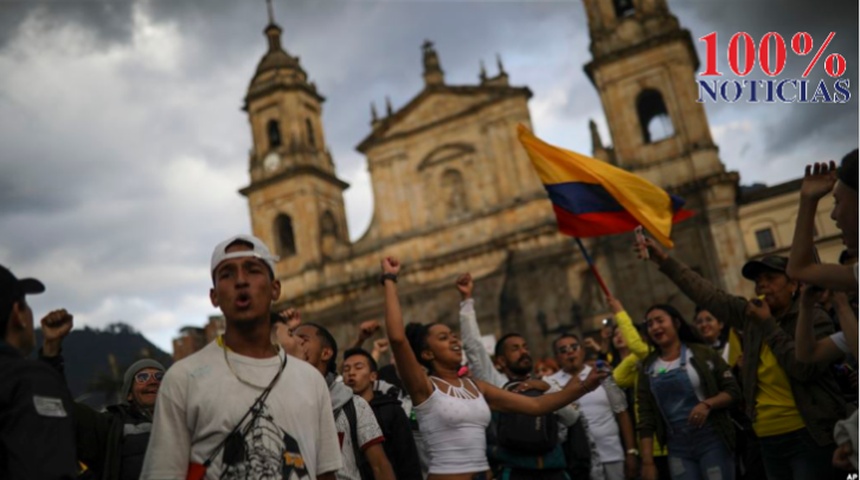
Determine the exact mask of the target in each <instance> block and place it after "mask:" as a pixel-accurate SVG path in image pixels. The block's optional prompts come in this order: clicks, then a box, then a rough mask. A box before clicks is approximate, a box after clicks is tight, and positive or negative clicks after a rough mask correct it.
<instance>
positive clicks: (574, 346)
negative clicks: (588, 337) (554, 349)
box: [558, 343, 579, 353]
mask: <svg viewBox="0 0 860 480" xmlns="http://www.w3.org/2000/svg"><path fill="white" fill-rule="evenodd" d="M577 350H579V344H578V343H572V344H570V345H562V346H560V347H558V353H568V352H575V351H577Z"/></svg>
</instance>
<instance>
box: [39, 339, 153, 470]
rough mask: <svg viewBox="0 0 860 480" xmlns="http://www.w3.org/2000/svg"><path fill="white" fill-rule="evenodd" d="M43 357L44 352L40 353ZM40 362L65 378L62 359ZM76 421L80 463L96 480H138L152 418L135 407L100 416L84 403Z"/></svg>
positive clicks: (122, 407) (109, 409)
mask: <svg viewBox="0 0 860 480" xmlns="http://www.w3.org/2000/svg"><path fill="white" fill-rule="evenodd" d="M40 353H41V352H40ZM39 358H40V360H42V361H43V362H45V363H47V364H48V365H50V366H51V367H52V368H53V369H54V371H56V372H57V373H59V374H61V375H62V374H63V371H64V369H65V365H64V364H65V362H64V359H63V356H62V355H57V356H55V357H45V356H42V355H40V356H39ZM72 408H73V410H74V415H75V420H76V438H77V446H78V457H77V458H78V460H80V461H81V462H83V463H84V464H85V465H86V467H87V469H88V470H89V471H90V472H91V475H92V477H91V478H93V479H95V480H137V479H138V478H140V472H141V470H143V459H144V457H145V456H146V447H147V445H148V444H149V434H150V431H151V430H152V417H151V416H150V415H147V414H144V413H143V412H141V411H140V410H139V409H137V408H135V407H134V406H133V405H128V404H118V405H112V406H110V407H107V409H106V411H104V412H97V411H95V410H93V409H92V408H90V407H89V406H87V405H84V404H82V403H73V404H72Z"/></svg>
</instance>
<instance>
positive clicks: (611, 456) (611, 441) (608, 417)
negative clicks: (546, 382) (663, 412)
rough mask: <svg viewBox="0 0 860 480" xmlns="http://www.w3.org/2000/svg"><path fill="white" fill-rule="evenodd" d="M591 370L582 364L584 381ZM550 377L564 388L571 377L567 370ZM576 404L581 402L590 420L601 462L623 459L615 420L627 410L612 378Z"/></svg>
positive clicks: (580, 404)
mask: <svg viewBox="0 0 860 480" xmlns="http://www.w3.org/2000/svg"><path fill="white" fill-rule="evenodd" d="M590 372H591V367H590V366H588V365H586V366H585V367H583V369H582V371H581V372H579V379H580V381H584V380H585V379H586V378H587V377H588V374H589V373H590ZM548 378H550V379H552V380H553V381H554V382H556V383H558V384H559V385H561V386H562V387H563V386H565V385H567V383H568V382H569V381H570V379H571V378H572V377H571V375H570V374H569V373H567V372H565V371H564V370H559V371H558V372H556V373H554V374H552V375H550V376H549V377H548ZM575 403H576V404H578V405H579V409H580V411H582V414H583V415H585V419H586V420H588V428H589V431H590V433H591V435H592V436H593V437H594V443H595V444H596V445H597V452H598V454H599V455H600V463H611V462H621V461H624V457H625V455H624V447H623V446H622V443H621V440H620V438H621V437H620V430H619V428H618V422H617V421H616V419H615V414H617V413H620V412H623V411H625V410H627V400H626V397H625V396H624V392H623V391H622V390H621V389H620V388H618V385H616V384H615V382H614V381H613V380H612V378H611V377H610V378H607V379H606V380H604V381H603V382H602V383H601V384H600V386H599V387H597V389H596V390H593V391H591V392H589V393H587V394H585V395H583V396H582V397H580V398H579V400H577V401H576V402H575Z"/></svg>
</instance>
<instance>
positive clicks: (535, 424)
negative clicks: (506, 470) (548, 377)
mask: <svg viewBox="0 0 860 480" xmlns="http://www.w3.org/2000/svg"><path fill="white" fill-rule="evenodd" d="M517 383H519V382H508V383H507V384H505V386H504V388H505V389H506V390H510V388H511V387H513V386H514V385H515V384H517ZM521 394H522V395H527V396H529V397H539V396H541V395H543V392H542V391H540V390H536V389H530V390H526V391H524V392H521ZM495 435H496V443H497V444H498V445H499V446H501V447H503V448H506V449H510V450H512V451H515V452H520V453H524V454H535V455H540V454H544V453H547V452H549V451H551V450H552V449H553V448H555V446H556V445H558V418H557V417H556V415H555V414H554V413H550V414H547V415H539V416H532V415H523V414H520V413H499V415H498V417H497V419H496V429H495Z"/></svg>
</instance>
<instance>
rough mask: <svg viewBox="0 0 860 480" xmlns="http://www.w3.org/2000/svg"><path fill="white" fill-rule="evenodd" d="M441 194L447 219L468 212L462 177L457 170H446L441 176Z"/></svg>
mask: <svg viewBox="0 0 860 480" xmlns="http://www.w3.org/2000/svg"><path fill="white" fill-rule="evenodd" d="M442 192H443V195H444V197H443V198H444V201H445V204H446V207H447V210H448V218H451V217H456V216H458V215H462V214H464V213H466V212H467V211H468V210H469V205H468V202H467V198H466V187H465V185H464V183H463V175H462V174H461V173H460V172H458V171H457V170H454V169H450V170H446V171H445V173H443V174H442Z"/></svg>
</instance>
